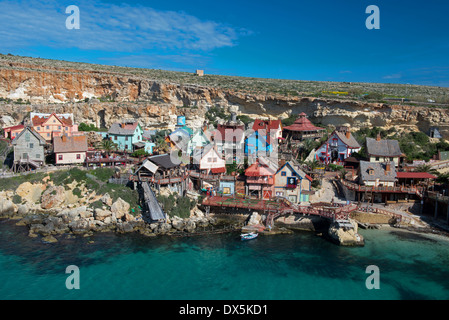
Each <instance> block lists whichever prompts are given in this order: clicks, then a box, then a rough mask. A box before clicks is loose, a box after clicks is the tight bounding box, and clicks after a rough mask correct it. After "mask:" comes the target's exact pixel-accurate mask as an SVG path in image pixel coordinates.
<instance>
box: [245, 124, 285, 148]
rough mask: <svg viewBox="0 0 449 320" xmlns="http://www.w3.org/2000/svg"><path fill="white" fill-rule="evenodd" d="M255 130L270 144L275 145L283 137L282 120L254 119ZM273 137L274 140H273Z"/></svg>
mask: <svg viewBox="0 0 449 320" xmlns="http://www.w3.org/2000/svg"><path fill="white" fill-rule="evenodd" d="M252 129H253V131H254V132H257V133H258V135H259V136H261V137H263V138H264V139H265V141H266V142H267V144H268V145H270V146H273V145H275V144H276V143H278V141H279V139H281V138H282V122H281V120H260V119H256V120H255V121H254V124H253V127H252ZM272 139H273V140H272Z"/></svg>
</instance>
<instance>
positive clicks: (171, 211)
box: [156, 195, 196, 218]
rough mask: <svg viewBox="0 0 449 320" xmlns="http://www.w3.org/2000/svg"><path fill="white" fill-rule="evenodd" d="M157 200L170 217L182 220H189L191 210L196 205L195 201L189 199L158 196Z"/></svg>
mask: <svg viewBox="0 0 449 320" xmlns="http://www.w3.org/2000/svg"><path fill="white" fill-rule="evenodd" d="M156 198H157V200H158V201H159V203H160V204H161V206H162V208H163V210H164V212H165V213H166V214H168V215H169V216H170V217H173V216H178V217H180V218H189V217H190V210H192V209H193V208H194V207H195V205H196V201H195V200H190V199H189V198H187V197H179V196H174V195H170V196H163V195H158V196H157V197H156Z"/></svg>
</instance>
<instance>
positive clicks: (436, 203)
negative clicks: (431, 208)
mask: <svg viewBox="0 0 449 320" xmlns="http://www.w3.org/2000/svg"><path fill="white" fill-rule="evenodd" d="M437 217H438V193H437V194H436V195H435V214H434V216H433V218H434V219H436V218H437Z"/></svg>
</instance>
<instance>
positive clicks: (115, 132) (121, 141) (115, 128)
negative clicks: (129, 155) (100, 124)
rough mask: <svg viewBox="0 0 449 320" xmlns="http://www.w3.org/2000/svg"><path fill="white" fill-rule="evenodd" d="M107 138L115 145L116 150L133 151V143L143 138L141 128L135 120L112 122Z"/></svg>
mask: <svg viewBox="0 0 449 320" xmlns="http://www.w3.org/2000/svg"><path fill="white" fill-rule="evenodd" d="M107 138H109V139H111V141H112V142H114V143H115V144H116V145H117V150H120V151H127V152H133V151H134V144H135V143H138V142H141V141H142V140H143V129H142V127H141V126H140V124H139V123H138V122H137V121H126V122H121V123H114V124H113V125H112V126H111V128H110V129H109V130H108V134H107Z"/></svg>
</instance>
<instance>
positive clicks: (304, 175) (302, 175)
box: [276, 161, 313, 181]
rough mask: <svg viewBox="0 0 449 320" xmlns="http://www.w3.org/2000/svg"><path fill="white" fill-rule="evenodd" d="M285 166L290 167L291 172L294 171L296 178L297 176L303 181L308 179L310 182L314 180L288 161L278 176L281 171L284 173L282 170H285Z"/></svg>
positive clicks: (280, 169)
mask: <svg viewBox="0 0 449 320" xmlns="http://www.w3.org/2000/svg"><path fill="white" fill-rule="evenodd" d="M285 166H288V167H289V168H290V170H292V171H293V172H294V173H296V176H297V177H300V178H301V179H304V178H306V179H308V180H310V181H312V180H313V179H312V178H311V177H310V176H309V175H307V174H306V173H305V172H304V171H302V170H301V169H299V168H298V167H295V166H294V165H293V164H292V163H291V162H290V161H287V162H286V163H285V164H284V165H283V166H282V167H280V168H279V169H278V171H277V172H276V174H278V173H279V172H280V171H282V169H283V168H284V167H285Z"/></svg>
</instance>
